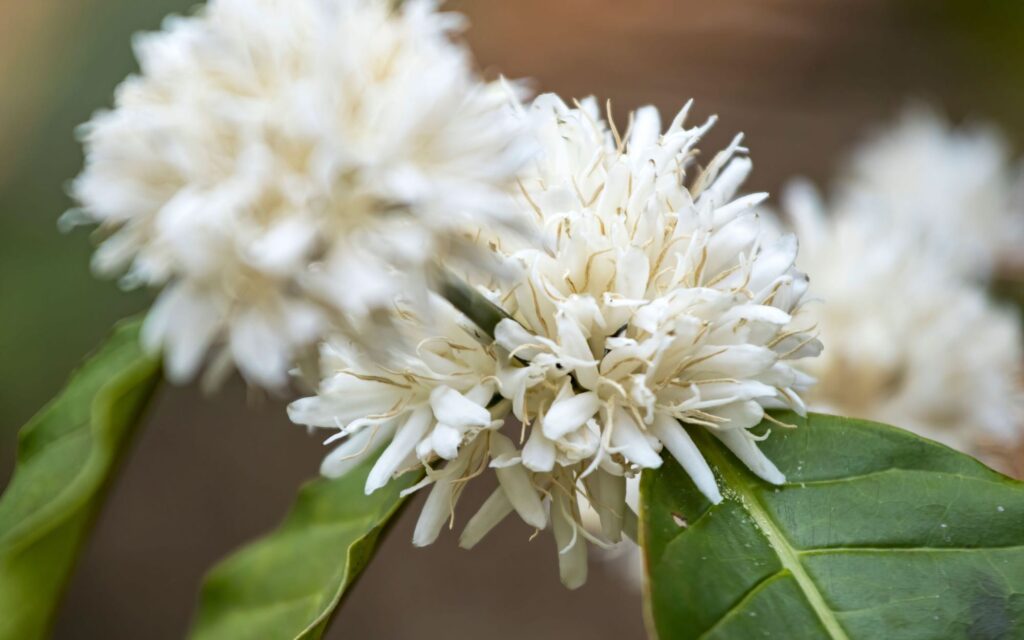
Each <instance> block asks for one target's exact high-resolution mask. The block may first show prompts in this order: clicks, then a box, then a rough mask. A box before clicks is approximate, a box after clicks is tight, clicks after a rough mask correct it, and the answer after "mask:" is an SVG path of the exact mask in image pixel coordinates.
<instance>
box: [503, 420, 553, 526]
mask: <svg viewBox="0 0 1024 640" xmlns="http://www.w3.org/2000/svg"><path fill="white" fill-rule="evenodd" d="M515 449H516V448H515V445H513V444H512V441H511V440H510V439H508V438H507V437H506V436H503V435H501V434H500V433H492V434H491V456H492V457H494V458H498V457H499V456H502V455H504V456H512V455H514V454H515V452H516V450H515ZM494 473H495V475H497V476H498V482H499V483H500V484H501V488H502V489H504V490H505V494H506V495H507V496H508V499H509V502H511V503H512V505H513V506H514V507H515V510H516V512H517V513H518V514H519V516H520V517H521V518H522V519H523V521H524V522H526V524H528V525H530V526H531V527H535V528H537V529H543V528H544V527H546V526H547V524H548V519H547V514H546V513H545V512H544V505H543V504H542V503H541V500H540V496H539V495H538V494H537V490H536V489H534V488H533V484H532V483H531V482H530V474H529V473H527V471H526V469H525V468H524V467H523V465H521V464H516V465H509V466H500V467H496V468H495V470H494Z"/></svg>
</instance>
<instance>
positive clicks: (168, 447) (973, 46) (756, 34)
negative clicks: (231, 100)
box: [0, 0, 1024, 640]
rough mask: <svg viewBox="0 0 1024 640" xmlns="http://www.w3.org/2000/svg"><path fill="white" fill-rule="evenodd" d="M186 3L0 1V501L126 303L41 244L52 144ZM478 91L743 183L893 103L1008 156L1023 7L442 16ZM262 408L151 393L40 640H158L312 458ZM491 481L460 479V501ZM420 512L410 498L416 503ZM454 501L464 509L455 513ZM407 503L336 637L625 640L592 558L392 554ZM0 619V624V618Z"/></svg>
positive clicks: (822, 147) (514, 528) (501, 539)
mask: <svg viewBox="0 0 1024 640" xmlns="http://www.w3.org/2000/svg"><path fill="white" fill-rule="evenodd" d="M194 4H195V3H194V0H0V87H2V90H0V96H2V97H0V485H3V484H4V483H5V482H6V479H7V477H8V476H9V473H10V468H11V466H12V463H13V458H14V446H15V439H16V431H17V428H18V427H19V426H20V425H21V424H22V423H23V422H24V421H25V420H27V419H28V418H29V417H30V416H31V415H32V413H33V412H34V411H35V410H36V409H37V408H38V407H39V406H40V405H41V404H42V403H43V402H45V401H46V400H47V399H48V398H49V397H50V396H51V395H53V394H54V393H55V392H56V390H57V389H59V388H60V386H61V385H62V383H63V381H64V380H65V379H66V377H67V374H68V372H69V371H70V369H71V368H72V367H73V366H74V365H75V363H76V362H77V361H78V360H79V359H80V357H81V356H82V355H83V354H85V353H86V352H88V351H89V350H90V349H91V348H92V347H93V346H94V345H96V344H97V343H98V342H99V341H100V340H101V339H102V338H103V336H104V335H105V333H106V331H107V329H108V327H109V326H110V325H111V323H112V322H113V321H114V320H115V319H117V318H119V317H123V316H125V315H128V314H131V313H134V312H136V311H138V310H140V309H142V308H144V306H145V304H146V297H145V294H130V295H129V294H125V293H122V292H120V291H118V290H117V288H116V287H115V286H114V285H113V284H111V283H108V282H100V281H96V280H94V279H93V278H92V277H91V276H90V275H89V273H88V269H87V263H88V256H89V253H90V244H89V241H88V238H87V235H86V234H85V233H82V232H79V233H74V234H71V235H67V236H65V235H60V234H58V233H57V230H56V219H57V217H58V216H59V215H60V214H61V213H62V212H63V211H64V210H65V209H66V208H67V207H68V205H69V201H68V199H67V196H66V195H65V187H66V184H67V182H68V180H69V179H70V178H72V177H73V176H74V175H75V174H76V173H77V171H78V169H79V167H80V163H81V154H80V150H79V147H78V145H77V143H76V142H75V139H74V133H73V132H74V128H75V126H76V125H77V124H79V123H81V122H83V121H85V120H87V119H88V117H89V116H90V114H91V113H92V112H93V111H94V110H96V109H98V108H102V107H104V106H107V105H109V104H110V101H111V95H112V91H113V88H114V86H115V85H116V84H117V82H118V81H119V80H120V79H122V78H123V77H124V76H125V75H126V74H128V73H129V72H131V71H132V70H133V68H134V61H133V57H132V54H131V34H132V33H133V32H136V31H139V30H149V29H154V28H157V27H158V26H159V24H160V21H161V19H162V17H163V16H164V15H165V14H167V13H170V12H182V11H187V10H189V9H190V8H191V7H192V5H194ZM448 6H449V7H452V8H457V9H460V10H462V11H464V12H465V13H467V14H468V15H469V17H470V20H471V23H472V29H471V30H470V32H469V34H468V40H469V41H470V43H471V45H472V46H473V47H474V48H475V50H476V53H477V56H478V58H479V60H480V62H481V64H482V65H483V66H484V67H485V69H486V70H487V71H488V73H489V74H496V73H497V72H498V71H499V70H500V71H501V72H502V73H505V74H506V75H509V76H512V77H530V78H533V79H534V87H535V88H536V89H538V90H553V91H557V92H559V93H561V94H563V95H565V96H576V97H582V96H585V95H589V94H591V93H597V94H598V95H599V96H600V97H602V98H610V99H611V100H612V101H613V103H614V105H615V110H616V112H617V113H619V114H624V113H625V112H626V110H628V109H631V108H634V107H636V106H639V105H641V104H645V103H653V104H655V105H657V106H659V107H660V108H662V109H663V110H665V111H674V110H675V109H677V108H678V107H679V106H680V105H681V104H682V103H683V101H685V100H686V99H687V98H689V97H693V98H695V99H696V101H697V102H696V113H697V115H698V116H701V117H703V116H706V115H709V114H711V113H718V114H719V115H720V116H721V120H720V124H719V125H718V127H717V131H716V132H715V133H714V135H713V136H712V138H711V139H710V140H709V141H708V142H707V143H705V145H704V147H705V148H708V149H713V148H716V147H717V146H719V145H720V144H723V143H724V142H726V141H727V140H728V138H730V137H731V136H732V135H733V134H734V133H735V132H737V131H744V132H746V134H747V142H748V146H749V147H751V149H752V152H753V158H754V161H755V172H754V177H753V182H752V184H751V185H750V186H752V187H753V188H756V189H767V190H769V191H777V190H778V188H779V186H780V185H781V184H782V183H783V182H784V181H785V180H786V179H787V178H789V177H791V176H793V175H796V174H802V175H807V176H810V177H812V178H815V179H819V180H825V179H826V178H827V177H828V176H829V175H831V174H832V173H833V170H834V168H835V166H836V163H837V160H838V159H839V158H841V155H842V152H843V151H844V150H845V149H848V148H849V147H850V146H851V145H852V144H853V143H855V142H857V141H858V140H859V139H861V138H862V137H863V136H864V135H865V133H868V132H870V131H871V130H872V128H873V127H874V126H877V124H878V123H880V122H884V121H889V120H890V119H891V118H892V117H893V116H894V115H895V114H896V113H897V112H898V111H899V109H900V108H901V107H902V106H903V105H904V104H905V103H906V102H907V101H908V100H925V101H928V102H930V103H933V104H935V105H938V106H940V107H941V108H942V109H943V110H944V111H946V112H947V113H948V114H950V115H952V116H953V117H955V118H963V117H974V118H984V119H986V120H990V121H993V122H995V123H997V124H998V125H1000V126H1001V127H1002V128H1003V129H1004V130H1005V131H1006V132H1007V134H1008V135H1009V137H1010V139H1011V140H1012V141H1014V143H1015V144H1016V145H1017V148H1018V151H1019V150H1020V149H1021V148H1022V147H1024V145H1022V143H1024V73H1022V65H1024V3H1021V2H1019V1H1017V0H718V1H716V2H710V1H708V0H704V1H702V2H699V1H693V0H633V1H632V2H629V3H623V2H621V1H617V0H558V1H557V2H554V1H552V0H517V1H516V2H494V1H491V2H483V1H481V0H477V1H472V0H461V1H459V2H450V3H449V4H448ZM284 400H286V399H275V398H266V397H258V396H254V395H253V394H251V393H249V392H247V391H246V389H245V388H244V387H243V385H241V384H240V383H234V384H232V385H230V386H229V387H228V389H226V391H225V393H222V394H220V395H218V396H217V397H215V398H209V397H204V396H203V395H202V394H201V393H199V391H198V390H197V389H195V388H165V389H164V390H163V391H162V393H161V394H160V397H159V399H158V401H157V402H156V404H155V406H154V407H153V409H152V411H151V414H150V419H149V422H148V424H147V425H146V427H145V429H144V430H143V431H142V432H141V435H140V437H139V438H138V439H137V442H136V443H135V447H134V450H133V451H132V453H131V456H130V458H129V459H128V461H127V464H126V465H125V467H124V469H123V471H122V473H121V474H120V477H119V479H118V482H117V484H116V485H115V487H114V488H113V492H112V495H111V497H110V501H109V503H108V505H107V508H106V510H105V512H104V513H103V515H102V517H101V518H100V521H99V523H98V527H97V529H96V531H95V535H94V537H93V539H92V541H91V542H90V544H89V546H88V548H87V549H86V551H85V554H84V556H83V559H82V563H81V566H80V568H79V571H78V573H77V575H76V576H75V578H74V580H73V582H72V584H71V586H70V589H69V592H68V596H67V600H66V603H65V606H64V607H63V609H62V613H61V616H60V619H59V620H58V623H57V628H56V633H55V635H56V637H57V638H104V639H110V640H115V639H119V638H148V639H154V640H158V639H161V638H177V637H180V636H181V635H182V633H183V631H184V630H185V628H186V627H187V625H188V621H189V617H190V614H191V611H192V608H193V604H194V598H195V594H196V591H197V586H198V584H199V581H200V579H201V576H202V574H203V571H204V570H205V569H206V568H207V567H208V566H209V565H210V564H211V563H212V562H214V561H215V560H216V559H217V558H219V557H221V556H223V555H224V554H225V553H227V552H228V551H230V550H231V549H233V548H235V547H237V546H238V545H240V544H241V543H243V542H244V541H246V540H248V539H250V538H252V537H254V536H256V535H258V534H259V533H261V532H263V531H265V530H267V529H269V528H270V527H272V526H273V525H274V524H275V523H276V522H277V521H279V520H280V519H281V517H282V516H283V514H284V512H285V511H286V509H287V507H288V505H289V503H290V502H291V498H292V496H293V494H294V492H295V489H296V487H297V486H298V485H299V484H300V483H301V482H302V481H303V480H305V479H307V478H309V477H310V476H312V475H313V474H315V472H316V469H317V465H318V462H319V459H320V457H321V456H322V454H323V452H324V450H323V448H322V446H321V444H320V439H319V438H318V437H317V436H311V435H309V434H307V433H306V432H304V431H303V430H302V429H300V428H298V427H295V426H294V425H291V424H290V423H289V422H288V421H287V419H286V418H285V415H284V412H283V407H284ZM489 490H490V488H489V487H485V486H478V487H476V491H477V493H478V494H479V496H483V495H485V493H486V492H487V491H489ZM421 499H422V497H421ZM467 504H468V503H467ZM416 510H418V507H417V505H415V504H414V505H413V506H412V508H411V509H410V513H409V514H407V517H405V518H403V519H402V520H401V522H400V523H399V524H398V526H397V527H396V528H395V529H394V530H393V531H392V532H391V535H390V536H389V538H388V539H387V541H386V542H385V544H384V545H383V549H382V550H381V553H380V554H379V555H378V557H377V559H376V561H375V562H374V564H373V565H372V567H371V569H370V570H369V571H367V573H366V574H365V575H364V577H363V578H362V579H361V581H360V582H359V584H358V585H357V587H356V588H355V590H354V592H353V594H352V596H351V597H350V598H349V599H348V601H347V602H346V604H345V607H344V611H343V613H342V615H341V616H340V619H339V620H338V622H337V624H336V625H335V626H334V628H333V630H332V636H331V637H338V638H342V637H344V638H412V637H416V638H421V639H432V638H473V637H481V636H485V637H488V638H490V639H491V640H501V639H504V638H523V637H530V638H534V639H537V640H542V639H546V638H576V637H587V638H591V639H595V640H596V639H602V638H617V639H623V638H640V637H642V625H641V615H640V604H639V597H638V595H637V593H636V592H635V591H634V590H633V589H632V587H631V586H630V585H629V584H627V583H624V581H623V580H622V578H621V577H619V576H618V574H617V573H616V572H615V571H612V570H610V568H609V567H608V566H606V565H605V564H602V563H601V562H598V561H595V562H594V563H593V565H592V575H591V579H590V581H589V583H588V584H587V585H586V586H585V587H584V588H583V589H581V590H579V591H577V592H569V591H566V590H565V589H563V588H562V587H561V585H560V584H559V581H558V576H557V567H556V562H555V558H554V553H555V549H554V545H553V543H552V541H551V539H550V537H549V536H539V537H538V538H537V539H536V540H534V541H532V542H530V541H529V540H528V536H529V533H530V532H529V531H528V530H527V529H526V527H525V525H521V524H518V523H514V522H512V520H511V519H510V520H509V521H508V522H507V523H506V524H505V525H503V526H502V527H501V528H500V529H499V530H498V531H497V532H496V533H495V534H493V535H492V536H491V537H490V538H489V539H487V540H486V541H485V543H483V544H482V545H481V546H480V547H478V549H477V550H476V551H474V552H463V551H460V550H459V549H458V548H457V546H456V536H454V535H449V536H443V537H442V540H441V541H440V542H439V543H438V544H437V545H435V546H434V547H433V548H430V549H427V550H420V549H414V548H413V547H412V546H411V545H410V544H409V539H410V537H411V529H412V520H413V519H414V518H411V517H409V516H410V515H413V513H412V512H415V511H416ZM0 615H2V612H0Z"/></svg>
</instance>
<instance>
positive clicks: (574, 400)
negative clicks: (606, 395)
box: [543, 391, 601, 440]
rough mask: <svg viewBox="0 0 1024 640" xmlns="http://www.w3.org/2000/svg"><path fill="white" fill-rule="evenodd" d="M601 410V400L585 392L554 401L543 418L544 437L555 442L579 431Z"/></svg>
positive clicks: (591, 393)
mask: <svg viewBox="0 0 1024 640" xmlns="http://www.w3.org/2000/svg"><path fill="white" fill-rule="evenodd" d="M600 408H601V399H600V398H598V397H597V394H596V393H594V392H593V391H587V392H585V393H580V394H576V395H572V396H569V397H566V398H563V399H560V400H556V401H555V402H554V404H552V405H551V408H550V409H548V412H547V414H545V415H544V418H543V429H544V435H545V436H547V437H548V438H550V439H551V440H557V439H559V438H562V437H564V436H565V435H567V434H569V433H572V432H573V431H575V430H577V429H579V428H580V427H582V426H583V425H584V424H586V422H587V420H590V418H592V417H593V416H594V414H595V413H597V410H598V409H600Z"/></svg>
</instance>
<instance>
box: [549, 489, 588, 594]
mask: <svg viewBox="0 0 1024 640" xmlns="http://www.w3.org/2000/svg"><path fill="white" fill-rule="evenodd" d="M552 500H553V504H552V506H551V523H552V525H553V529H554V534H555V544H556V545H558V572H559V575H560V577H561V578H562V584H564V585H565V586H566V587H568V588H569V589H578V588H579V587H581V586H583V583H585V582H586V581H587V543H586V539H585V538H584V537H583V536H582V535H581V534H580V533H579V532H578V531H577V530H576V528H577V527H578V526H579V525H577V524H576V523H575V522H574V518H573V515H572V514H573V505H572V504H570V502H569V498H568V497H567V496H566V495H565V493H564V492H562V491H555V492H554V493H553V498H552Z"/></svg>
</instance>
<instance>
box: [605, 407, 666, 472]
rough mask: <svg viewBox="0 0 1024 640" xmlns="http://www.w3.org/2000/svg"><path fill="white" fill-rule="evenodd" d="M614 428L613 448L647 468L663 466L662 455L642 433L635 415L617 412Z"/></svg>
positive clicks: (636, 463)
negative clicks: (634, 417)
mask: <svg viewBox="0 0 1024 640" xmlns="http://www.w3.org/2000/svg"><path fill="white" fill-rule="evenodd" d="M613 429H614V430H613V431H612V437H611V444H612V448H613V449H615V450H616V451H618V452H619V453H621V454H622V455H623V456H624V457H625V458H626V459H627V460H629V461H630V462H632V463H633V464H635V465H637V466H640V467H643V468H645V469H657V468H658V467H660V466H661V462H662V460H661V456H659V455H658V453H657V452H656V451H655V450H654V449H652V448H651V444H650V443H649V442H648V441H647V438H645V437H644V434H643V433H641V431H640V428H639V427H638V426H637V424H636V422H635V421H634V420H633V417H632V416H631V415H629V414H628V413H627V412H626V411H624V410H619V411H618V412H616V414H615V424H614V425H613Z"/></svg>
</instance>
